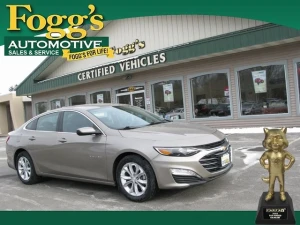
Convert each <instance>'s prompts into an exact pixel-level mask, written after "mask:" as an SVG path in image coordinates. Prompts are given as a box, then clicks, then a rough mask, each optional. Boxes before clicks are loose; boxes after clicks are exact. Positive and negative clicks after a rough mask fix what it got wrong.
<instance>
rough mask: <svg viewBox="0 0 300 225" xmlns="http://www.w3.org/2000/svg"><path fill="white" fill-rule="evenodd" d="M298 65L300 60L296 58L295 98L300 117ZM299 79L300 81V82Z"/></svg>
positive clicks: (294, 62) (294, 61) (294, 63)
mask: <svg viewBox="0 0 300 225" xmlns="http://www.w3.org/2000/svg"><path fill="white" fill-rule="evenodd" d="M297 63H300V58H296V59H294V60H293V65H294V82H295V92H296V94H295V97H296V107H297V115H298V116H300V93H299V92H300V88H299V86H298V82H300V78H298V70H297ZM298 79H299V80H298Z"/></svg>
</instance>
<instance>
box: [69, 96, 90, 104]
mask: <svg viewBox="0 0 300 225" xmlns="http://www.w3.org/2000/svg"><path fill="white" fill-rule="evenodd" d="M84 104H86V101H85V95H76V96H73V97H70V98H69V105H84Z"/></svg>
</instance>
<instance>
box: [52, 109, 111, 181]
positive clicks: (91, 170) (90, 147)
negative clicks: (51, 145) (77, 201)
mask: <svg viewBox="0 0 300 225" xmlns="http://www.w3.org/2000/svg"><path fill="white" fill-rule="evenodd" d="M83 127H93V128H95V129H96V130H99V128H98V127H97V126H96V125H95V124H94V123H93V122H92V121H91V120H90V119H89V118H88V117H87V116H86V115H84V114H83V113H80V112H76V111H64V112H63V113H62V114H61V117H60V128H59V132H58V133H57V140H56V143H55V145H57V146H58V147H57V148H56V149H55V150H54V152H53V156H52V157H51V156H49V157H51V161H52V168H53V170H54V172H55V174H58V175H61V176H68V177H76V178H84V179H92V180H100V181H101V180H106V179H107V173H106V152H105V145H106V135H105V134H102V135H87V136H79V135H77V133H76V131H77V129H79V128H83Z"/></svg>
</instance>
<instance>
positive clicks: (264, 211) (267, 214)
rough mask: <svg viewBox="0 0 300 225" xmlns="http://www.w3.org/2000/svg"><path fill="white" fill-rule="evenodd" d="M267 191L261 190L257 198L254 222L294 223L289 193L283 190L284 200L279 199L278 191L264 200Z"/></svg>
mask: <svg viewBox="0 0 300 225" xmlns="http://www.w3.org/2000/svg"><path fill="white" fill-rule="evenodd" d="M267 193H268V192H263V194H262V196H261V197H260V200H259V205H258V209H257V215H256V220H255V223H256V224H265V225H267V224H286V225H288V224H296V221H295V212H294V207H293V201H292V199H291V197H290V195H289V194H288V193H287V192H285V195H286V200H285V201H284V202H283V201H281V199H280V194H279V192H275V193H274V198H273V199H272V200H270V201H265V198H266V196H267Z"/></svg>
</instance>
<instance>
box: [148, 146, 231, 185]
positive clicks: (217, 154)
mask: <svg viewBox="0 0 300 225" xmlns="http://www.w3.org/2000/svg"><path fill="white" fill-rule="evenodd" d="M226 153H229V156H230V157H229V158H230V162H229V163H228V164H227V165H225V166H223V167H222V166H221V157H222V155H224V154H226ZM232 158H233V157H232V147H231V146H230V145H229V143H226V144H225V145H222V146H218V147H216V148H214V149H208V150H202V151H201V152H199V153H198V154H196V155H194V156H189V157H170V156H163V155H159V156H157V157H156V158H154V159H153V160H152V166H153V169H154V171H155V174H156V179H157V183H158V187H159V188H160V189H173V188H187V187H190V186H194V185H199V184H204V183H206V182H209V181H211V180H214V179H217V178H219V177H220V176H223V175H225V174H226V173H227V172H229V171H230V169H231V168H232V166H233V163H232ZM209 160H212V161H209ZM213 163H216V164H217V166H214V165H210V164H213ZM216 164H215V165H216ZM171 169H183V170H189V171H192V172H194V173H195V175H178V174H177V175H176V174H173V173H172V171H171Z"/></svg>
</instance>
